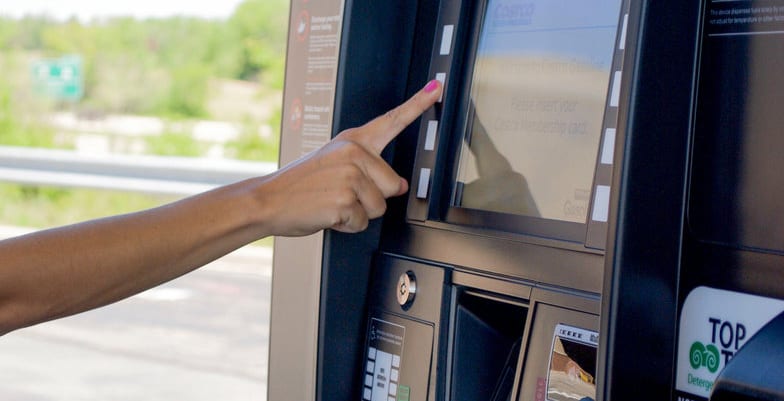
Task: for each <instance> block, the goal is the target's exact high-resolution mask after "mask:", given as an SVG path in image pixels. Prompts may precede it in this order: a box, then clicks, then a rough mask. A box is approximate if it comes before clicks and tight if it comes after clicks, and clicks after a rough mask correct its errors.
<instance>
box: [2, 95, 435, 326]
mask: <svg viewBox="0 0 784 401" xmlns="http://www.w3.org/2000/svg"><path fill="white" fill-rule="evenodd" d="M439 93H440V85H439V84H438V83H436V82H435V81H433V82H431V83H429V84H428V85H427V86H426V87H425V88H424V89H423V90H421V91H420V92H418V93H417V94H416V95H414V96H413V97H412V98H411V99H409V100H408V101H407V102H406V103H404V104H402V105H401V106H399V107H397V108H396V109H394V110H392V111H390V112H389V113H387V114H385V115H383V116H381V117H378V118H376V119H375V120H373V121H371V122H369V123H367V124H365V125H364V126H362V127H358V128H354V129H351V130H346V131H344V132H342V133H340V134H339V135H338V136H337V137H336V138H335V139H334V140H332V141H331V142H330V143H328V144H327V145H326V146H324V147H323V148H322V149H320V150H318V151H316V152H314V153H312V154H310V155H308V156H306V157H304V158H303V159H300V160H298V161H296V162H294V163H292V164H290V165H288V166H286V167H285V168H283V169H281V170H279V171H278V172H276V173H273V174H271V175H268V176H265V177H259V178H253V179H249V180H246V181H242V182H239V183H236V184H232V185H228V186H225V187H221V188H218V189H215V190H213V191H209V192H205V193H203V194H200V195H196V196H193V197H189V198H186V199H183V200H181V201H178V202H174V203H171V204H168V205H165V206H161V207H158V208H155V209H150V210H146V211H142V212H138V213H131V214H127V215H121V216H115V217H108V218H104V219H99V220H93V221H89V222H85V223H81V224H75V225H71V226H66V227H61V228H56V229H51V230H45V231H40V232H37V233H33V234H29V235H25V236H21V237H17V238H12V239H9V240H5V241H0V334H4V333H7V332H9V331H12V330H15V329H18V328H21V327H26V326H29V325H32V324H36V323H40V322H43V321H46V320H51V319H55V318H59V317H63V316H67V315H72V314H75V313H79V312H83V311H86V310H89V309H93V308H96V307H99V306H103V305H106V304H109V303H112V302H115V301H118V300H120V299H123V298H126V297H128V296H131V295H133V294H136V293H138V292H141V291H144V290H146V289H148V288H151V287H154V286H156V285H159V284H161V283H163V282H166V281H168V280H171V279H173V278H176V277H178V276H181V275H183V274H185V273H187V272H190V271H192V270H193V269H196V268H198V267H200V266H202V265H204V264H206V263H208V262H210V261H212V260H214V259H216V258H219V257H221V256H223V255H225V254H226V253H228V252H231V251H232V250H234V249H237V248H239V247H241V246H243V245H245V244H248V243H250V242H252V241H255V240H257V239H259V238H263V237H267V236H270V235H281V236H300V235H307V234H311V233H314V232H317V231H319V230H321V229H324V228H333V229H336V230H340V231H345V232H356V231H361V230H364V229H365V228H366V227H367V224H368V220H369V219H373V218H376V217H379V216H381V215H382V214H383V213H384V211H385V209H386V198H388V197H390V196H397V195H401V194H403V193H405V192H406V191H407V190H408V185H407V183H406V181H405V180H404V179H402V178H400V177H399V176H398V175H397V174H396V173H395V172H394V171H393V170H392V168H391V167H389V166H388V165H387V164H386V163H385V162H384V160H383V159H382V158H381V157H380V156H379V155H380V153H381V150H383V149H384V147H385V146H386V145H387V144H388V143H389V142H390V141H391V140H392V139H394V137H395V136H396V135H397V134H398V133H400V131H402V130H403V129H404V128H405V127H406V126H408V124H410V123H411V122H412V121H414V120H415V119H416V118H417V117H418V116H419V115H420V114H421V113H422V112H423V111H424V110H426V109H427V108H429V107H430V106H432V104H433V103H434V102H435V101H436V100H437V99H438V96H439Z"/></svg>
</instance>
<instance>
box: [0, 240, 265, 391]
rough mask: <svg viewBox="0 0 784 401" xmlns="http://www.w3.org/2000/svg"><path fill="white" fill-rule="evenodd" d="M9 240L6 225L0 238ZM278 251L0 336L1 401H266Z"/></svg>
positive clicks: (226, 262)
mask: <svg viewBox="0 0 784 401" xmlns="http://www.w3.org/2000/svg"><path fill="white" fill-rule="evenodd" d="M4 233H5V234H6V236H8V235H9V234H8V232H7V230H6V231H5V232H4V231H3V230H2V228H0V237H2V236H3V234H4ZM271 272H272V251H271V250H270V249H269V248H263V247H258V246H256V247H246V248H244V249H241V250H238V251H236V252H234V253H232V254H230V255H228V256H226V257H224V258H223V259H221V260H219V261H216V262H214V263H212V264H210V265H208V266H205V267H204V268H202V269H200V270H198V271H196V272H193V273H191V274H189V275H186V276H183V277H181V278H179V279H177V280H174V281H172V282H170V283H167V284H164V285H163V286H161V287H158V288H155V289H152V290H149V291H147V292H145V293H142V294H139V295H137V296H134V297H132V298H130V299H127V300H125V301H122V302H119V303H116V304H114V305H110V306H107V307H104V308H101V309H97V310H94V311H90V312H87V313H83V314H80V315H78V316H73V317H69V318H65V319H60V320H57V321H53V322H49V323H44V324H41V325H38V326H34V327H30V328H27V329H22V330H19V331H16V332H13V333H10V334H7V335H6V336H4V337H0V400H14V401H17V400H18V401H44V400H58V401H60V400H68V401H71V400H75V401H93V400H95V401H97V400H101V401H105V400H113V401H124V400H145V401H159V400H160V401H163V400H166V401H171V400H189V401H201V400H211V401H213V400H222V401H223V400H228V401H244V400H249V401H250V400H253V401H265V400H266V377H267V355H268V349H267V348H268V336H269V301H270V280H271Z"/></svg>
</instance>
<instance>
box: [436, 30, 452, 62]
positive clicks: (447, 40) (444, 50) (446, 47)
mask: <svg viewBox="0 0 784 401" xmlns="http://www.w3.org/2000/svg"><path fill="white" fill-rule="evenodd" d="M454 33H455V26H454V25H444V33H443V34H442V35H441V51H440V52H439V54H441V55H442V56H446V55H449V52H450V51H452V35H453V34H454Z"/></svg>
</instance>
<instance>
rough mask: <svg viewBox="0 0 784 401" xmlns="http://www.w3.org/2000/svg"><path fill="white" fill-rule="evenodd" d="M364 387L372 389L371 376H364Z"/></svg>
mask: <svg viewBox="0 0 784 401" xmlns="http://www.w3.org/2000/svg"><path fill="white" fill-rule="evenodd" d="M365 387H373V375H365Z"/></svg>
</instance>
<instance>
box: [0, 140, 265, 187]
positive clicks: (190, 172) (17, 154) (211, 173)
mask: <svg viewBox="0 0 784 401" xmlns="http://www.w3.org/2000/svg"><path fill="white" fill-rule="evenodd" d="M276 169H277V164H276V163H271V162H266V163H265V162H246V161H237V160H225V159H211V158H185V157H161V156H128V155H91V154H83V153H79V152H76V151H68V150H55V149H40V148H22V147H10V146H0V181H5V182H16V183H20V184H31V185H53V186H63V187H81V188H97V189H110V190H120V191H132V192H141V193H150V194H165V195H182V196H188V195H193V194H196V193H199V192H204V191H207V190H210V189H212V188H215V187H217V186H220V185H225V184H229V183H232V182H237V181H241V180H243V179H246V178H251V177H257V176H261V175H266V174H269V173H272V172H274V171H275V170H276Z"/></svg>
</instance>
